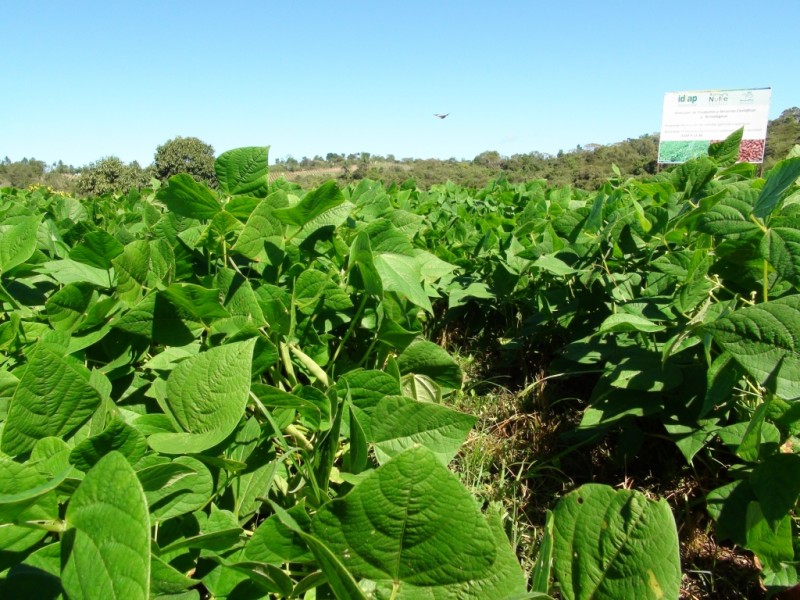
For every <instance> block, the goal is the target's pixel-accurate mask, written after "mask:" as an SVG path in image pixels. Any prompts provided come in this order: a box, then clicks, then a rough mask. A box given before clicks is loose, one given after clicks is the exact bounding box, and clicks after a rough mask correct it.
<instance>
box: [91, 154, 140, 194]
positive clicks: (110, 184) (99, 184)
mask: <svg viewBox="0 0 800 600" xmlns="http://www.w3.org/2000/svg"><path fill="white" fill-rule="evenodd" d="M149 181H150V178H149V176H148V173H147V171H145V170H144V169H142V167H141V166H139V163H138V162H136V161H133V162H132V163H130V164H129V165H126V164H125V163H124V162H122V161H121V160H120V159H119V158H118V157H116V156H107V157H105V158H101V159H100V160H98V161H97V162H94V163H92V164H90V165H88V166H87V167H86V168H85V169H83V171H81V174H80V176H79V177H78V184H77V188H78V191H79V192H81V193H83V194H89V195H92V196H99V195H101V194H110V193H113V192H124V193H128V192H129V191H130V190H131V189H133V188H140V187H145V186H146V185H147V184H148V183H149Z"/></svg>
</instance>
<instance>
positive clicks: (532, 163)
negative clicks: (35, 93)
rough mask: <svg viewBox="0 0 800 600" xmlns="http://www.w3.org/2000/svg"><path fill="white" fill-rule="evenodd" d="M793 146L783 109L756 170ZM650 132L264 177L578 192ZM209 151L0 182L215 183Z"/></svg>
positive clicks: (367, 161) (652, 152)
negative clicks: (547, 148) (569, 145)
mask: <svg viewBox="0 0 800 600" xmlns="http://www.w3.org/2000/svg"><path fill="white" fill-rule="evenodd" d="M795 144H800V108H797V107H794V108H790V109H787V110H785V111H783V113H781V115H780V116H779V117H778V118H777V119H774V120H772V121H770V123H769V125H768V127H767V146H766V151H765V157H764V165H763V169H764V170H768V169H770V168H771V167H772V166H773V165H774V164H775V163H776V162H777V161H779V160H781V159H783V158H785V157H786V154H787V153H788V152H789V150H790V149H791V148H792V147H793V146H794V145H795ZM657 157H658V135H655V134H647V135H642V136H640V137H638V138H629V139H627V140H624V141H621V142H618V143H616V144H609V145H605V146H603V145H598V144H590V145H587V146H586V147H581V146H578V147H576V148H574V149H572V150H568V151H566V152H565V151H562V150H560V151H559V152H558V153H557V154H556V155H549V154H545V153H542V152H529V153H526V154H514V155H511V156H502V155H501V154H500V153H499V152H497V151H494V150H489V151H486V152H481V153H480V154H478V155H477V156H475V157H474V158H473V159H471V160H456V159H455V158H451V159H447V160H439V159H417V158H401V159H398V158H396V157H395V156H394V155H392V154H389V155H386V156H380V155H373V154H370V153H369V152H357V153H350V154H344V153H334V152H329V153H328V154H326V155H325V157H324V158H323V157H322V156H319V155H317V156H314V157H313V158H308V157H303V158H301V159H295V158H293V157H291V156H290V157H286V158H279V159H277V160H276V161H275V164H274V165H273V166H272V167H271V178H273V179H274V178H278V177H284V178H286V179H288V180H290V181H295V182H297V183H299V184H300V185H302V186H304V187H305V186H318V185H320V184H321V183H322V182H323V181H326V180H328V179H338V180H340V181H341V182H342V183H348V182H351V181H354V180H358V179H364V178H367V179H374V180H380V181H383V182H384V183H386V184H396V185H404V184H405V185H415V186H417V187H420V188H422V189H428V188H430V186H431V185H434V184H437V183H444V182H446V181H452V182H453V183H456V184H458V185H461V186H465V187H483V186H485V185H486V184H487V183H488V182H489V181H491V180H496V179H505V180H506V181H509V182H512V183H514V182H522V181H530V180H532V179H545V180H547V182H548V184H550V185H553V186H564V185H571V186H574V187H577V188H581V189H585V190H593V189H597V188H598V187H599V186H600V185H602V184H603V182H605V181H606V179H607V178H608V177H609V176H610V175H611V173H612V165H616V167H617V168H618V169H619V171H620V175H621V176H624V177H638V176H645V175H648V174H650V175H651V174H653V173H655V172H656V170H657V169H658V164H657ZM214 159H215V157H214V149H213V147H212V146H211V145H209V144H207V143H205V142H203V141H202V140H200V139H198V138H196V137H176V138H174V139H171V140H168V141H167V142H165V143H164V144H162V145H160V146H158V147H157V148H156V152H155V155H154V160H153V163H152V164H151V165H149V166H147V167H142V166H141V165H139V163H138V162H136V161H134V162H131V163H125V162H123V161H122V160H120V159H119V158H118V157H116V156H108V157H105V158H102V159H100V160H98V161H95V162H93V163H91V164H89V165H86V166H83V167H77V168H76V167H73V166H71V165H64V164H63V163H62V162H61V161H59V162H58V163H53V164H52V165H47V164H45V163H44V162H43V161H39V160H36V159H34V158H30V159H27V158H25V159H22V160H21V161H17V162H11V161H10V160H9V159H8V158H7V157H6V158H5V160H3V161H2V162H0V186H12V187H17V188H23V187H28V186H30V185H34V184H39V185H46V186H50V187H52V188H53V189H57V190H63V191H67V192H74V193H79V194H85V195H100V194H104V193H110V192H119V191H122V192H127V191H128V190H130V189H133V188H140V187H145V186H148V185H151V184H152V181H153V180H154V179H157V180H159V181H165V180H166V179H168V178H169V177H171V176H172V175H175V174H176V173H189V174H190V175H192V176H193V177H194V178H195V179H197V180H198V181H203V182H205V183H207V184H208V185H209V186H211V187H216V186H217V182H216V179H215V176H214Z"/></svg>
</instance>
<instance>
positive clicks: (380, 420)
mask: <svg viewBox="0 0 800 600" xmlns="http://www.w3.org/2000/svg"><path fill="white" fill-rule="evenodd" d="M475 421H476V418H475V417H473V416H472V415H468V414H465V413H461V412H458V411H456V410H453V409H452V408H448V407H446V406H442V405H439V404H431V403H429V402H418V401H416V400H412V399H411V398H406V397H404V396H386V397H385V398H383V399H382V400H381V401H380V402H379V403H378V405H377V406H376V407H375V410H374V411H373V413H372V419H371V429H372V435H371V439H370V440H369V441H372V442H374V443H375V454H376V457H377V459H378V462H381V463H383V462H386V461H387V460H389V459H390V458H392V457H394V456H397V455H398V454H400V453H401V452H402V451H403V450H405V449H406V448H409V447H411V446H414V445H415V444H419V445H422V446H425V447H426V448H427V449H428V450H430V451H431V452H432V453H433V454H434V455H435V456H436V458H437V459H439V461H440V462H441V463H442V464H443V465H447V464H448V463H449V462H450V461H451V460H452V459H453V457H454V456H455V455H456V453H457V452H458V450H459V448H461V444H463V443H464V440H465V439H466V438H467V435H468V434H469V431H470V429H472V426H473V425H474V424H475Z"/></svg>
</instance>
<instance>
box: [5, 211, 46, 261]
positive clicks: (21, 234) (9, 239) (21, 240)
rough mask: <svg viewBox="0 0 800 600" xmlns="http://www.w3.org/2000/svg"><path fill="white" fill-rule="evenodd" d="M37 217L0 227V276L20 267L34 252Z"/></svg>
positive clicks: (37, 225)
mask: <svg viewBox="0 0 800 600" xmlns="http://www.w3.org/2000/svg"><path fill="white" fill-rule="evenodd" d="M38 228H39V217H35V216H31V217H23V218H21V219H19V220H17V221H15V222H13V223H11V224H8V225H5V224H4V225H0V275H2V274H5V273H6V271H9V270H10V269H13V268H14V267H16V266H18V265H21V264H22V263H24V262H25V261H26V260H28V259H29V258H30V257H31V255H32V254H33V252H34V250H36V230H37V229H38Z"/></svg>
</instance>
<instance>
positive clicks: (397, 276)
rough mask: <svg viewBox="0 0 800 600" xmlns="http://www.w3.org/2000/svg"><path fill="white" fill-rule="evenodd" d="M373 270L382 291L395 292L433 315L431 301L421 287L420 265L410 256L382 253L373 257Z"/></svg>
mask: <svg viewBox="0 0 800 600" xmlns="http://www.w3.org/2000/svg"><path fill="white" fill-rule="evenodd" d="M373 262H374V265H375V269H376V270H377V272H378V274H379V275H380V278H381V283H382V284H383V289H384V290H385V291H387V292H397V293H398V294H400V295H401V296H403V297H405V298H407V299H408V300H410V301H411V302H413V303H414V304H416V305H417V306H419V307H422V308H424V309H425V310H426V311H428V312H429V313H433V307H432V306H431V301H430V299H429V298H428V294H427V293H425V290H424V289H423V287H422V283H421V282H422V265H420V263H419V262H418V261H417V260H416V259H414V258H413V257H411V256H405V255H403V254H394V253H391V252H384V253H381V254H375V255H374V256H373Z"/></svg>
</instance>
